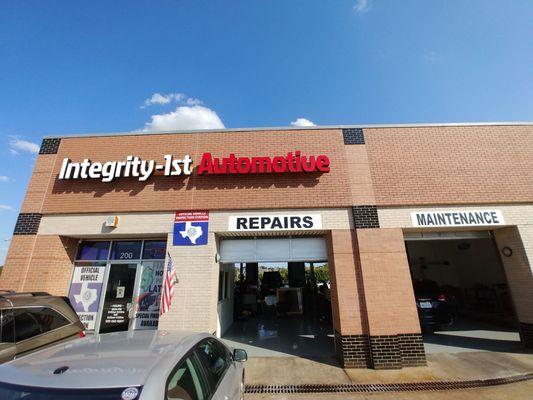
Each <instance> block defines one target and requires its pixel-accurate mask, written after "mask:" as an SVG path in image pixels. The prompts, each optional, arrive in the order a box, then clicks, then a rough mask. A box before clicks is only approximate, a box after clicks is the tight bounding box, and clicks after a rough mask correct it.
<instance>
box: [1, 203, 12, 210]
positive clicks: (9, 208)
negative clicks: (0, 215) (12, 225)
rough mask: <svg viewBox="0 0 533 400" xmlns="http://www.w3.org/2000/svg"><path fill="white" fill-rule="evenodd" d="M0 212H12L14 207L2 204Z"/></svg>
mask: <svg viewBox="0 0 533 400" xmlns="http://www.w3.org/2000/svg"><path fill="white" fill-rule="evenodd" d="M0 210H6V211H11V210H13V207H11V206H6V205H5V204H0Z"/></svg>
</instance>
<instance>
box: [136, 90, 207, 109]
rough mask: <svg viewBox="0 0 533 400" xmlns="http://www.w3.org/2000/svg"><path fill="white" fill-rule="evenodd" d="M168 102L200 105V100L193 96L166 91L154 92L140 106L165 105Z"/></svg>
mask: <svg viewBox="0 0 533 400" xmlns="http://www.w3.org/2000/svg"><path fill="white" fill-rule="evenodd" d="M170 103H178V104H181V105H187V106H198V105H201V104H202V102H201V101H200V100H198V99H196V98H194V97H189V96H187V95H186V94H184V93H167V94H161V93H154V94H153V95H152V97H150V98H148V99H146V100H144V103H143V105H142V106H141V108H146V107H150V106H153V105H156V104H157V105H165V104H170Z"/></svg>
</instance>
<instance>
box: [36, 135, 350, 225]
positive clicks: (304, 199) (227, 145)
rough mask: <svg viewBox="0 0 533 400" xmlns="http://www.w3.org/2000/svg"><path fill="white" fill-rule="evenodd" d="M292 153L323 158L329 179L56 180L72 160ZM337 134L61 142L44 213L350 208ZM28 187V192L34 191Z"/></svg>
mask: <svg viewBox="0 0 533 400" xmlns="http://www.w3.org/2000/svg"><path fill="white" fill-rule="evenodd" d="M295 150H300V151H302V154H308V155H315V156H316V155H319V154H326V155H327V156H328V157H329V158H330V161H331V172H330V173H324V174H319V173H300V174H290V173H286V174H268V175H266V174H265V175H258V174H254V175H228V176H221V175H211V176H207V175H196V174H194V173H193V175H192V176H191V177H184V176H183V175H182V176H178V177H164V176H157V177H153V178H151V179H149V180H148V181H147V182H139V181H137V179H136V178H119V179H117V180H116V181H114V182H112V183H102V182H100V181H97V180H94V179H92V180H69V181H60V180H57V179H56V177H57V175H58V173H59V170H60V168H61V162H62V160H63V158H64V157H69V158H70V159H71V160H73V161H75V162H79V161H82V160H83V159H84V158H89V159H91V161H101V162H105V161H110V160H116V161H122V160H125V158H126V156H128V155H136V156H139V157H141V158H143V159H155V160H157V161H158V162H163V155H165V154H173V155H176V156H180V157H181V156H183V155H185V154H190V155H191V157H192V158H193V161H194V165H195V166H198V164H199V162H200V159H201V155H202V153H204V152H211V153H212V154H213V156H214V157H227V156H229V154H230V153H235V154H236V155H237V156H246V157H252V156H275V155H286V154H287V152H294V151H295ZM345 161H346V154H345V151H344V144H343V138H342V131H341V130H314V131H313V130H298V131H255V132H225V133H214V132H213V133H196V134H174V135H144V136H143V135H132V136H110V137H87V138H64V139H62V140H61V146H60V148H59V153H58V154H57V162H56V164H55V169H54V173H53V182H52V184H51V185H50V186H49V188H48V191H47V196H46V199H45V202H44V206H43V213H44V214H47V213H74V212H124V211H158V210H175V209H203V208H205V209H210V210H218V209H238V208H255V209H258V208H292V207H295V208H302V207H303V208H305V207H309V208H311V207H313V208H314V207H339V206H350V205H351V193H350V187H349V186H348V185H346V182H347V180H348V177H347V172H346V165H345V164H346V162H345ZM33 185H37V183H34V182H33V181H32V183H31V184H30V189H33Z"/></svg>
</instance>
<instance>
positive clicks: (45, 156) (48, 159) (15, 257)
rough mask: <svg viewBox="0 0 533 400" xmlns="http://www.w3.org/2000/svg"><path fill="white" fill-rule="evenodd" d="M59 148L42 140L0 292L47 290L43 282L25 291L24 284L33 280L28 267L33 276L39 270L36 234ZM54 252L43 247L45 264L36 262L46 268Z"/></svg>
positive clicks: (36, 282) (52, 141) (55, 141)
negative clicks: (35, 259)
mask: <svg viewBox="0 0 533 400" xmlns="http://www.w3.org/2000/svg"><path fill="white" fill-rule="evenodd" d="M59 144H60V140H59V139H44V140H43V143H42V145H41V149H40V152H39V155H38V157H37V160H36V161H35V167H34V169H33V174H32V176H31V179H30V182H29V184H28V188H27V190H26V196H25V197H24V202H23V203H22V207H21V210H20V214H19V216H18V218H17V223H16V225H15V229H14V232H13V238H12V240H11V244H10V246H9V251H8V253H7V257H6V262H5V265H4V269H3V272H2V275H1V276H0V288H2V289H5V290H7V289H11V290H16V291H21V290H30V289H31V290H42V291H44V290H46V287H47V282H45V281H39V280H37V281H34V282H33V283H32V284H31V285H29V286H28V287H27V286H26V282H27V280H28V279H34V277H30V265H31V266H32V267H31V269H32V271H31V275H33V274H34V272H33V266H35V267H36V268H37V267H38V266H37V265H36V264H35V262H34V261H33V256H34V250H35V248H36V244H37V231H38V229H39V224H40V221H41V216H42V209H43V203H44V198H45V196H46V192H47V190H48V187H49V185H50V184H51V183H52V180H53V170H54V165H55V163H56V161H57V150H58V148H59ZM58 241H61V239H59V237H56V238H55V239H53V240H52V242H55V243H57V242H58ZM51 244H52V243H51ZM67 247H68V246H67ZM54 249H55V250H57V246H55V245H54V244H52V246H51V247H49V248H47V246H46V245H45V246H44V253H43V255H46V256H47V257H48V261H44V260H40V261H39V262H45V263H47V264H48V263H49V262H51V260H53V259H55V257H56V255H54V254H53V250H54ZM64 253H65V249H64V247H63V246H62V247H61V253H59V254H58V255H57V256H59V257H61V254H64ZM71 266H72V264H70V265H68V271H70V267H71ZM41 267H43V268H44V264H41ZM52 286H53V285H52ZM54 290H55V289H54Z"/></svg>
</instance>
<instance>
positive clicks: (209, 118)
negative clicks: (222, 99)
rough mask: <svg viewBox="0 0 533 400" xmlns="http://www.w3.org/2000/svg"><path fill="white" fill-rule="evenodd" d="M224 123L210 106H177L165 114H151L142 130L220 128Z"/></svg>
mask: <svg viewBox="0 0 533 400" xmlns="http://www.w3.org/2000/svg"><path fill="white" fill-rule="evenodd" d="M222 128H224V124H223V123H222V120H221V119H220V118H219V116H218V115H217V113H216V112H215V111H213V110H211V109H210V108H207V107H204V106H200V105H192V106H178V107H176V110H174V111H171V112H169V113H166V114H156V115H152V120H151V121H150V122H147V123H146V124H145V125H144V129H143V131H173V130H189V129H222Z"/></svg>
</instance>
